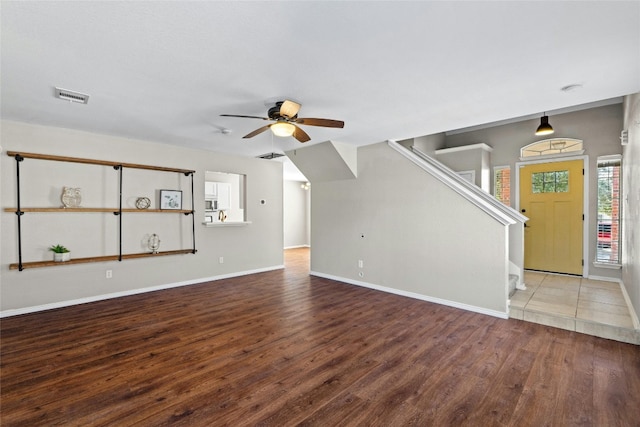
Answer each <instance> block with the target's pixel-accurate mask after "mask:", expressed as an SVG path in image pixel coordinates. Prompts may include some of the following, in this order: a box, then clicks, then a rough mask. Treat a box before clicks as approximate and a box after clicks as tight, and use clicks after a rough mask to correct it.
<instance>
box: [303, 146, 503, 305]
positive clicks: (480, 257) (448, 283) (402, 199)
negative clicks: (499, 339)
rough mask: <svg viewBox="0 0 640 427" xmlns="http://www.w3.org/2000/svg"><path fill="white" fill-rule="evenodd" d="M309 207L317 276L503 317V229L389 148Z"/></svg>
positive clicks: (369, 155) (361, 158)
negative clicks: (421, 297)
mask: <svg viewBox="0 0 640 427" xmlns="http://www.w3.org/2000/svg"><path fill="white" fill-rule="evenodd" d="M311 199H312V203H311V211H312V214H311V223H312V227H311V230H312V231H311V233H312V234H311V248H312V250H311V270H312V271H313V272H314V273H320V275H324V276H330V277H334V278H341V279H343V280H346V281H349V282H352V283H354V282H360V283H362V284H365V285H366V286H372V287H376V286H379V287H384V288H388V289H391V290H395V291H398V293H402V292H407V293H411V294H417V295H421V296H426V297H428V298H426V299H434V298H435V299H439V300H441V302H444V303H447V302H454V303H456V304H462V305H467V306H468V307H474V308H479V309H480V310H478V311H482V310H487V311H493V312H494V313H495V312H498V313H503V314H506V311H507V307H506V300H507V288H506V278H507V273H508V272H507V257H508V254H507V241H506V236H507V233H505V232H504V228H505V227H504V226H503V225H501V224H499V223H498V222H496V221H495V220H494V219H493V218H490V217H489V216H488V215H486V214H485V213H484V212H482V211H480V209H478V208H476V207H471V208H469V206H470V204H469V202H467V201H466V200H464V199H463V198H462V196H460V195H458V194H457V193H455V192H454V191H452V190H451V189H449V188H448V187H446V186H445V185H444V184H443V183H441V182H440V181H438V180H437V179H435V178H433V177H432V176H431V175H429V174H428V173H426V172H425V171H423V170H422V169H420V168H419V167H418V166H416V165H414V164H413V163H411V162H410V161H409V160H407V159H406V158H404V157H403V156H402V155H401V154H399V153H397V152H396V151H394V150H393V149H391V148H390V147H389V146H388V145H387V144H386V143H379V144H373V145H369V146H365V147H360V148H359V149H358V178H357V179H351V180H341V181H329V182H319V183H315V182H314V183H313V191H312V193H311ZM487 236H492V237H490V238H487ZM496 236H501V237H496ZM358 260H362V261H363V268H361V269H360V268H358ZM359 273H362V276H360V275H359ZM452 305H455V304H452ZM472 309H473V308H472Z"/></svg>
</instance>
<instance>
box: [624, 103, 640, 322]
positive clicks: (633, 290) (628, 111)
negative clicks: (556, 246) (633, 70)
mask: <svg viewBox="0 0 640 427" xmlns="http://www.w3.org/2000/svg"><path fill="white" fill-rule="evenodd" d="M624 106H625V114H624V128H625V129H627V130H628V131H629V144H628V145H626V146H624V147H623V158H622V162H623V163H622V200H623V202H622V203H623V205H622V249H623V252H622V282H623V283H624V286H625V289H626V290H627V294H628V295H629V298H630V300H631V304H632V305H633V308H634V310H635V312H636V316H637V317H638V316H639V315H640V93H636V94H634V95H631V96H628V97H627V98H626V99H625V103H624Z"/></svg>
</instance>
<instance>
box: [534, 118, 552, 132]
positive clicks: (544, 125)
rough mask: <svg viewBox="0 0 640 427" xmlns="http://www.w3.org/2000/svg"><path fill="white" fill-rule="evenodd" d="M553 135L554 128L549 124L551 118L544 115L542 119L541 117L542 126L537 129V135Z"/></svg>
mask: <svg viewBox="0 0 640 427" xmlns="http://www.w3.org/2000/svg"><path fill="white" fill-rule="evenodd" d="M552 133H553V128H552V127H551V125H550V124H549V117H547V113H544V115H543V116H542V117H540V126H538V129H536V135H551V134H552Z"/></svg>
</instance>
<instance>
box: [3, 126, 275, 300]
mask: <svg viewBox="0 0 640 427" xmlns="http://www.w3.org/2000/svg"><path fill="white" fill-rule="evenodd" d="M0 135H1V137H2V148H3V153H2V156H1V159H0V165H1V167H2V171H1V186H0V191H1V194H0V197H1V200H2V207H3V208H5V207H15V206H16V176H15V174H16V164H15V163H16V162H15V160H14V159H13V158H12V157H9V156H7V154H6V151H24V152H34V153H43V154H52V155H59V156H70V157H82V158H91V159H100V160H110V161H122V162H127V163H138V164H146V165H155V166H165V167H174V168H183V169H194V170H196V173H195V181H194V185H195V189H194V192H195V210H196V215H197V217H196V227H195V232H196V236H195V241H196V248H197V253H196V254H188V255H176V256H163V257H159V258H142V259H134V260H125V261H122V262H117V261H114V262H99V263H91V264H76V265H66V266H62V267H51V268H36V269H25V270H24V271H22V272H19V271H17V270H9V264H10V263H15V262H17V235H16V229H17V221H16V215H15V214H14V213H8V212H4V211H3V212H2V221H1V223H0V235H1V237H2V243H1V246H0V253H1V265H0V267H1V268H0V280H1V283H2V288H1V297H2V302H1V306H0V307H1V310H2V311H3V312H6V310H18V309H26V308H28V307H34V306H41V305H45V304H58V303H60V304H62V303H64V302H65V301H70V300H77V299H82V298H88V299H91V298H97V297H99V296H101V295H107V294H113V293H119V292H120V293H127V292H131V291H133V290H136V289H140V288H151V287H157V286H163V285H167V284H175V283H182V282H192V281H198V280H201V279H203V280H206V279H208V278H215V277H220V276H224V275H234V274H238V273H242V272H249V271H254V270H263V269H271V268H280V267H282V264H283V259H282V247H283V228H282V164H281V163H279V162H265V161H263V160H260V159H248V158H243V157H236V156H230V155H224V154H220V153H214V152H209V151H203V150H193V149H185V148H180V147H176V146H170V145H163V144H157V143H152V142H148V141H140V140H133V139H125V138H117V137H112V136H107V135H98V134H93V133H87V132H81V131H76V130H70V129H61V128H53V127H46V126H35V125H29V124H24V123H17V122H11V121H2V129H1V134H0ZM36 162H37V163H36ZM44 163H48V164H49V166H45V167H44V169H42V170H41V169H39V166H40V165H42V164H44ZM51 164H54V165H55V166H51ZM50 168H54V169H50ZM20 169H21V177H22V178H23V180H24V185H25V188H31V189H36V190H37V189H38V188H39V187H43V188H44V191H40V193H41V196H39V197H41V199H40V200H31V201H29V200H28V199H27V197H29V194H27V193H26V192H23V193H24V194H23V198H24V200H23V206H25V207H26V206H27V204H31V203H37V204H39V203H50V204H51V205H52V206H60V204H59V194H60V193H59V192H60V191H61V188H60V187H61V186H62V185H69V186H77V187H82V188H84V189H85V191H83V194H84V198H83V200H84V201H83V205H84V206H92V205H94V203H95V204H101V203H102V202H103V200H113V196H114V194H115V188H116V186H117V179H115V180H114V179H113V177H112V176H111V175H110V172H109V171H108V170H105V169H100V167H93V168H92V167H91V166H88V165H79V164H72V163H58V162H45V161H40V160H30V159H26V160H25V161H23V162H21V165H20ZM207 170H210V171H216V170H218V171H226V172H235V173H238V174H245V175H246V176H247V181H246V186H247V194H246V200H247V206H246V209H247V220H248V221H251V222H252V224H249V225H246V226H242V227H212V228H207V227H205V226H204V225H202V224H201V222H202V219H201V217H200V216H201V215H200V213H201V212H204V180H205V171H207ZM43 171H44V172H43ZM47 171H55V173H48V172H47ZM128 172H129V171H127V170H125V173H128ZM144 172H145V171H135V173H134V176H132V177H130V178H127V177H126V176H125V178H124V184H125V185H124V187H125V188H124V189H123V193H124V192H129V193H127V194H126V196H125V197H124V199H125V202H126V203H129V202H130V201H131V200H135V197H134V196H136V195H146V194H149V193H153V192H154V191H155V190H157V189H161V188H162V189H165V188H169V189H174V188H177V187H180V188H183V189H184V190H185V193H183V194H184V195H185V197H184V200H183V203H184V205H183V206H185V205H186V206H190V204H188V203H189V201H190V188H189V189H188V191H186V188H185V187H188V186H190V181H189V182H188V183H186V182H185V180H186V177H182V178H180V177H179V176H177V174H160V173H157V172H154V173H149V174H145V173H144ZM144 180H147V181H146V182H144ZM21 181H22V180H21ZM128 185H129V186H130V187H127V186H128ZM35 192H37V191H34V193H35ZM139 193H142V194H139ZM115 197H116V200H117V196H115ZM260 199H265V200H267V203H266V204H265V205H261V204H260V202H259V201H260ZM109 204H111V203H109ZM94 206H95V205H94ZM136 215H149V216H148V217H146V218H145V219H142V217H138V216H136ZM160 216H161V217H163V218H165V219H160V218H159V217H157V215H156V217H154V216H152V214H130V215H128V216H123V222H125V220H126V221H127V222H126V228H125V231H124V236H123V237H124V239H123V240H125V241H126V242H128V243H126V244H127V245H130V246H131V245H133V247H131V248H128V249H136V248H135V246H136V245H139V244H140V243H139V242H140V239H141V237H142V236H143V235H144V234H145V233H149V232H156V233H157V234H159V235H160V238H161V240H162V243H161V250H166V249H173V248H174V246H179V245H185V244H186V245H187V246H186V248H189V245H190V244H191V221H190V218H189V217H186V218H185V219H178V218H177V217H175V218H174V219H172V220H170V221H174V222H175V224H173V223H172V224H170V225H169V226H167V225H166V224H165V223H161V222H159V221H166V216H165V215H160ZM112 217H113V215H112V214H93V213H92V214H86V213H84V214H25V215H24V216H23V218H24V222H25V230H24V231H25V234H26V235H27V236H28V239H27V238H25V239H24V241H23V247H24V248H25V253H28V254H29V256H30V257H35V258H38V257H44V256H47V257H48V256H50V253H47V251H46V247H48V246H49V245H51V244H55V243H62V244H65V246H69V247H70V248H71V249H72V251H73V252H74V255H75V256H76V257H83V256H86V254H83V251H86V252H87V253H88V254H89V256H91V255H108V254H111V253H113V252H112V251H113V250H114V248H115V245H116V243H117V240H116V237H115V235H114V234H115V232H116V230H117V228H116V227H115V226H114V225H113V218H112ZM49 223H50V224H53V227H52V226H48V225H46V224H49ZM185 223H186V224H188V225H184V224H185ZM28 225H31V226H32V227H31V228H28V227H27V226H28ZM32 230H36V231H37V232H35V233H34V232H32ZM101 251H104V253H99V252H101ZM219 257H224V263H223V264H220V263H219V262H218V260H219ZM24 261H30V260H29V259H24ZM107 269H109V270H112V271H113V278H112V279H106V278H105V271H106V270H107Z"/></svg>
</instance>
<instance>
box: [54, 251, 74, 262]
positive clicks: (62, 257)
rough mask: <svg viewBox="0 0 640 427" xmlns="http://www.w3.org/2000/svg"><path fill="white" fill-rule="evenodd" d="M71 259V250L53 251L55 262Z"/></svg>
mask: <svg viewBox="0 0 640 427" xmlns="http://www.w3.org/2000/svg"><path fill="white" fill-rule="evenodd" d="M70 259H71V252H63V253H57V252H54V253H53V260H54V261H55V262H64V261H69V260H70Z"/></svg>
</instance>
